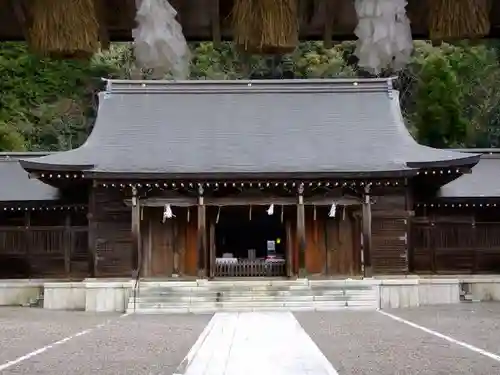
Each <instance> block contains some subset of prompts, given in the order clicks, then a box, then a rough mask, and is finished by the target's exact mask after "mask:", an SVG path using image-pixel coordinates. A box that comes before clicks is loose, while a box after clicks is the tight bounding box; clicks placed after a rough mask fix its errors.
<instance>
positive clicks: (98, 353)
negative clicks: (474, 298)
mask: <svg viewBox="0 0 500 375" xmlns="http://www.w3.org/2000/svg"><path fill="white" fill-rule="evenodd" d="M389 312H390V313H392V314H394V315H396V316H399V317H401V318H403V319H406V320H409V321H411V322H414V323H416V324H419V325H422V326H424V327H426V328H429V329H432V330H434V331H437V332H439V333H442V334H444V335H447V336H450V337H452V338H454V339H457V340H460V341H463V342H465V343H468V344H471V345H474V346H477V347H479V348H481V349H484V350H487V351H490V352H492V353H496V354H500V304H487V303H482V304H460V305H453V306H432V307H424V308H418V309H407V310H393V311H389ZM295 316H296V317H297V319H298V320H299V322H300V324H301V325H302V326H303V327H304V329H305V330H306V332H307V333H308V334H309V335H310V336H311V338H312V339H313V340H314V341H315V342H316V344H317V345H318V347H319V348H320V349H321V350H322V352H323V353H324V355H325V356H326V357H327V358H328V360H329V361H330V362H331V363H332V365H333V366H334V367H335V369H336V370H337V371H338V372H339V375H359V374H366V375H391V374H394V375H396V374H397V375H405V374H411V375H421V374H428V375H450V374H473V375H492V374H500V363H499V362H496V361H494V360H493V359H490V358H487V357H485V356H483V355H481V354H479V353H476V352H473V351H471V350H469V349H466V348H463V347H461V346H458V345H456V344H453V343H449V342H448V341H446V340H444V339H442V338H439V337H436V336H434V335H432V334H430V333H426V332H423V331H421V330H419V329H416V328H413V327H410V326H408V325H406V324H403V323H400V322H396V321H394V320H392V319H390V318H389V317H387V316H384V315H382V314H381V313H379V312H374V311H373V312H360V311H342V312H340V311H339V312H325V313H296V314H295ZM210 318H211V316H210V315H132V316H127V317H123V318H120V317H119V315H118V314H104V315H103V314H89V313H84V312H59V311H47V310H42V309H27V308H2V309H0V366H2V365H3V364H4V363H6V362H8V361H9V360H13V359H16V358H17V357H20V356H24V355H26V354H28V353H30V352H33V351H34V350H37V349H40V348H43V347H44V346H46V345H50V344H52V343H54V342H56V341H58V340H61V339H63V338H65V337H68V336H73V335H75V334H76V333H78V332H81V331H83V330H87V329H91V331H90V332H89V333H87V334H85V335H82V336H79V337H74V338H73V339H71V340H69V341H66V342H64V343H62V344H60V345H57V346H54V347H52V348H50V349H48V350H46V351H45V352H43V353H39V354H37V355H36V356H33V357H31V358H28V359H26V360H24V361H22V362H21V363H18V364H16V365H13V366H11V367H9V368H7V369H5V370H4V371H0V374H1V375H4V374H26V375H28V374H41V375H44V374H46V375H49V374H50V375H53V374H58V375H65V374H67V375H79V374H82V375H88V374H99V375H108V374H109V375H127V374H130V375H142V374H144V375H153V374H162V375H169V374H170V375H171V374H173V372H174V371H175V369H176V368H177V366H178V365H179V363H180V362H181V361H182V359H183V358H184V357H185V355H186V354H187V352H188V351H189V349H190V348H191V346H192V345H193V344H194V342H195V341H196V339H197V338H198V336H199V335H200V333H201V332H202V330H203V329H204V328H205V326H206V325H207V323H208V321H209V320H210ZM103 323H106V324H104V325H102V324H103ZM98 325H100V326H99V327H98V328H96V326H98Z"/></svg>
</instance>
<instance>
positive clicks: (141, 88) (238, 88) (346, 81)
mask: <svg viewBox="0 0 500 375" xmlns="http://www.w3.org/2000/svg"><path fill="white" fill-rule="evenodd" d="M394 79H395V78H394V77H392V78H335V79H333V78H332V79H282V80H276V79H273V80H248V79H242V80H184V81H173V80H113V79H110V80H106V82H107V84H106V92H107V93H110V94H112V93H120V94H126V93H132V94H138V93H144V94H153V93H162V94H163V93H178V94H183V93H184V94H192V93H200V94H201V93H241V94H251V93H289V92H297V93H304V92H315V93H318V92H332V93H337V92H374V91H376V92H389V91H390V90H392V81H393V80H394Z"/></svg>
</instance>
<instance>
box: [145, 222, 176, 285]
mask: <svg viewBox="0 0 500 375" xmlns="http://www.w3.org/2000/svg"><path fill="white" fill-rule="evenodd" d="M150 225H151V245H150V246H151V277H170V276H172V273H173V271H174V247H175V237H176V236H175V223H174V220H167V221H165V223H162V222H161V221H160V220H151V221H150Z"/></svg>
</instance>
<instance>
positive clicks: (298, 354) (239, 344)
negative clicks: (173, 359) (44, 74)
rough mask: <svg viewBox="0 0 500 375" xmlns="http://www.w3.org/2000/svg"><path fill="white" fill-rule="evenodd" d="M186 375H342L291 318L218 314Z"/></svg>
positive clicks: (186, 366) (192, 354)
mask: <svg viewBox="0 0 500 375" xmlns="http://www.w3.org/2000/svg"><path fill="white" fill-rule="evenodd" d="M183 367H184V368H183V369H182V370H180V369H179V370H178V373H179V374H183V375H257V374H258V375H306V374H307V375H337V372H336V371H335V369H334V368H333V367H332V365H331V364H330V362H328V360H327V359H326V357H325V356H324V355H323V353H321V351H320V350H319V349H318V347H317V346H316V344H315V343H314V342H313V341H312V339H311V338H310V337H309V335H308V334H307V333H306V332H305V331H304V329H303V328H302V327H301V326H300V324H299V323H298V322H297V320H296V319H295V317H294V316H293V314H291V313H289V312H269V313H264V312H249V313H217V314H215V315H214V317H213V318H212V321H211V322H210V323H209V325H208V326H207V329H206V331H205V332H204V333H203V334H202V335H201V336H200V339H199V341H198V342H197V344H195V346H194V347H193V349H192V350H191V352H190V353H189V354H188V357H186V360H185V363H184V365H183Z"/></svg>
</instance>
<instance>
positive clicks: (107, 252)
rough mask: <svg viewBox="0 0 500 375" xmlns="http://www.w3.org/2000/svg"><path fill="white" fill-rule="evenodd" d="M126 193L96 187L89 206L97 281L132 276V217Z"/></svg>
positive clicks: (91, 240) (90, 239)
mask: <svg viewBox="0 0 500 375" xmlns="http://www.w3.org/2000/svg"><path fill="white" fill-rule="evenodd" d="M124 198H125V196H124V195H123V192H121V191H120V190H117V189H107V188H103V187H94V188H93V189H92V191H91V194H90V203H89V214H90V220H89V244H90V249H91V250H93V257H94V269H95V276H96V277H131V276H132V231H131V228H132V213H131V209H130V207H127V206H126V205H125V203H124Z"/></svg>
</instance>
